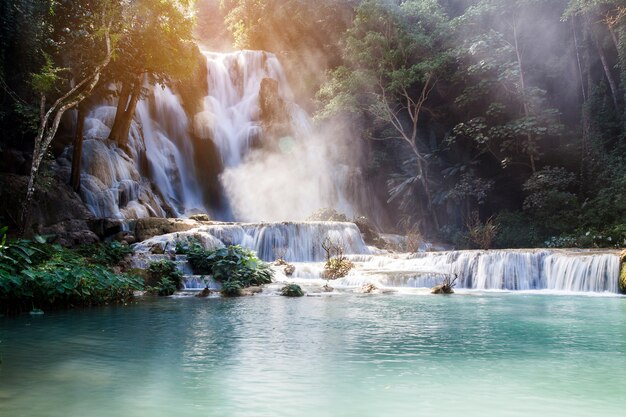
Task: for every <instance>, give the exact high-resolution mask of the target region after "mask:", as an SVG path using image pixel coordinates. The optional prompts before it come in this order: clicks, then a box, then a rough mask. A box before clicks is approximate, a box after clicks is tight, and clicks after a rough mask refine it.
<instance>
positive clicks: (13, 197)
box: [0, 174, 100, 246]
mask: <svg viewBox="0 0 626 417" xmlns="http://www.w3.org/2000/svg"><path fill="white" fill-rule="evenodd" d="M48 181H49V184H44V185H43V186H41V187H40V188H39V189H38V190H37V192H36V193H35V198H34V200H33V207H32V212H31V220H30V223H31V227H30V229H29V230H27V231H26V233H27V235H33V234H40V235H50V238H49V240H50V242H52V243H59V244H61V245H65V246H74V245H80V244H86V243H95V242H98V241H99V240H100V239H99V237H98V236H97V235H96V234H95V233H94V232H93V231H92V230H91V227H90V222H92V221H93V219H94V217H93V215H92V214H91V213H90V212H89V210H88V209H87V207H85V205H84V203H83V202H82V200H81V199H80V197H79V195H78V194H76V193H75V192H74V190H72V189H71V188H70V187H69V185H67V184H64V183H63V182H61V181H59V180H58V179H56V178H50V179H48ZM27 185H28V177H27V176H22V175H15V174H0V201H2V205H1V206H0V216H1V217H3V218H5V219H12V220H14V221H17V220H18V219H19V218H20V215H21V211H22V201H23V198H24V196H25V190H26V187H27Z"/></svg>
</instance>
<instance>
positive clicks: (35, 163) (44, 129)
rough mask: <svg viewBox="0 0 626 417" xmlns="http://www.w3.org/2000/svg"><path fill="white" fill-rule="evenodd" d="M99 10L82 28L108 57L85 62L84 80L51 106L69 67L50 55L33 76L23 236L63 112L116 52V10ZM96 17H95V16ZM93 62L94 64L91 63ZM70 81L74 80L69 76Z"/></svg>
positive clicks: (89, 86)
mask: <svg viewBox="0 0 626 417" xmlns="http://www.w3.org/2000/svg"><path fill="white" fill-rule="evenodd" d="M99 6H100V7H99V8H98V9H97V14H96V15H91V14H87V15H86V17H85V19H84V20H83V22H82V29H83V30H86V29H87V28H93V29H92V30H91V31H90V32H87V33H90V35H91V36H92V37H94V38H98V39H100V40H101V41H100V42H101V43H102V44H103V49H104V51H103V53H104V56H103V57H101V58H100V59H99V60H98V61H96V62H95V63H93V64H92V63H91V62H84V63H85V64H86V67H88V69H87V68H83V69H82V70H81V71H80V74H81V75H82V79H79V80H80V81H76V82H75V84H74V85H73V87H71V88H69V89H68V90H66V92H64V93H60V94H58V97H57V98H56V100H55V101H54V102H53V104H52V105H51V106H49V107H48V104H47V97H48V96H50V95H53V94H55V93H56V92H57V88H58V84H59V83H60V81H61V77H60V75H59V74H61V73H63V72H64V71H65V70H64V69H63V68H59V67H57V66H55V64H54V62H53V60H52V58H51V57H50V56H46V62H45V64H44V66H43V67H42V68H41V70H40V71H39V72H38V73H36V74H33V75H32V88H33V90H34V91H35V92H36V93H38V94H39V97H40V100H39V109H40V120H39V128H38V131H37V135H36V137H35V143H34V149H33V159H32V165H31V169H30V177H29V181H28V188H27V190H26V197H25V198H24V202H23V209H22V213H21V219H20V230H19V233H20V235H23V234H24V232H25V230H26V227H27V225H28V223H29V220H30V212H31V208H32V200H33V197H34V195H35V188H36V182H37V178H38V174H39V168H40V166H41V162H42V161H43V159H44V157H45V155H46V152H47V151H48V148H49V147H50V144H51V143H52V140H53V139H54V137H55V135H56V132H57V130H58V128H59V123H60V121H61V117H62V116H63V114H64V113H65V112H66V111H67V110H69V109H71V108H73V107H74V106H76V105H77V104H79V103H80V102H82V101H83V100H84V99H85V98H86V97H87V96H88V95H89V94H90V93H91V92H92V91H93V89H94V88H95V86H96V85H97V84H98V81H99V80H100V75H101V74H102V71H103V70H104V68H105V67H106V66H107V65H108V64H109V62H110V61H111V57H112V55H113V48H114V47H113V43H112V36H111V27H112V24H113V11H112V9H111V8H110V6H111V5H110V4H109V3H108V2H102V3H101V4H100V5H99ZM92 16H93V17H92ZM89 64H92V65H89ZM69 80H74V78H73V77H69Z"/></svg>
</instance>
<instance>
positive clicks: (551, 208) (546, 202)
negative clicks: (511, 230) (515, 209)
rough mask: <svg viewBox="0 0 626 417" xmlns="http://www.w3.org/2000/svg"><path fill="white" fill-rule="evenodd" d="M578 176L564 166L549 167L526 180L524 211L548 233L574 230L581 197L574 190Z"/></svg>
mask: <svg viewBox="0 0 626 417" xmlns="http://www.w3.org/2000/svg"><path fill="white" fill-rule="evenodd" d="M575 184H576V177H575V175H574V174H572V173H571V172H568V171H567V170H565V169H564V168H551V167H546V168H544V169H542V170H540V171H537V172H536V173H535V174H533V175H532V176H531V177H530V178H529V179H528V180H527V181H526V183H524V191H525V193H526V199H525V200H524V211H525V212H526V213H528V214H530V215H531V216H532V217H533V219H534V220H535V224H537V225H539V226H540V227H541V228H542V229H543V230H544V231H545V232H546V233H548V234H560V233H563V232H564V231H567V230H571V227H572V225H573V224H576V223H577V213H578V209H579V204H578V199H577V197H576V195H575V194H574V193H572V192H571V191H570V190H571V189H572V187H573V186H574V185H575Z"/></svg>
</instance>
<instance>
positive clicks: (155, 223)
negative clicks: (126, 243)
mask: <svg viewBox="0 0 626 417" xmlns="http://www.w3.org/2000/svg"><path fill="white" fill-rule="evenodd" d="M198 226H200V224H199V223H198V222H197V221H195V220H191V219H165V218H160V217H148V218H145V219H139V220H137V224H136V225H135V238H136V239H137V241H138V242H143V241H144V240H147V239H150V238H151V237H154V236H161V235H166V234H169V233H177V232H186V231H188V230H191V229H194V228H196V227H198Z"/></svg>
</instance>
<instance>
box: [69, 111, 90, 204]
mask: <svg viewBox="0 0 626 417" xmlns="http://www.w3.org/2000/svg"><path fill="white" fill-rule="evenodd" d="M87 110H88V109H87V106H86V105H85V104H84V102H83V103H81V104H79V105H78V117H77V120H76V132H74V143H73V145H74V149H73V151H72V173H71V174H70V186H71V187H72V189H73V190H74V191H76V192H78V191H79V190H80V170H81V163H82V158H83V133H84V127H85V116H86V115H87Z"/></svg>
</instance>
